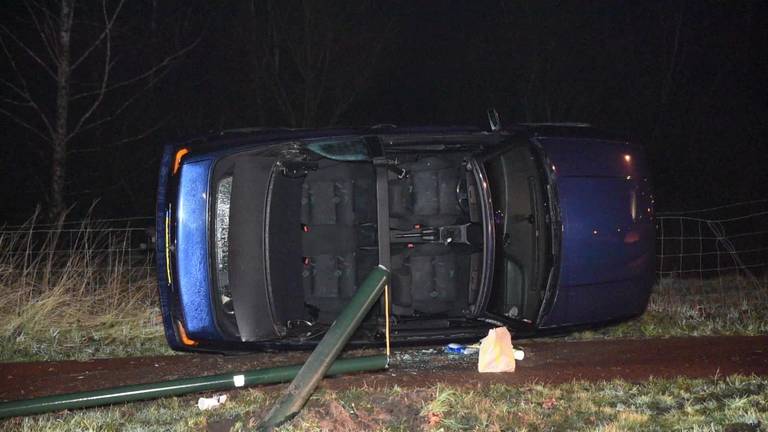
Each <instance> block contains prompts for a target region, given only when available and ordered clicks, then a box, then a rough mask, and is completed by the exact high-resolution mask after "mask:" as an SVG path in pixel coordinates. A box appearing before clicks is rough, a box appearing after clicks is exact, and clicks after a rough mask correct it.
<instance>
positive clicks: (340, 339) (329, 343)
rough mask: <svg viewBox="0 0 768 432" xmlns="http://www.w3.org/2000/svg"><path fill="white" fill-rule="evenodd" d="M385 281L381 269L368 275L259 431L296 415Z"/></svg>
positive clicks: (382, 269)
mask: <svg viewBox="0 0 768 432" xmlns="http://www.w3.org/2000/svg"><path fill="white" fill-rule="evenodd" d="M388 279H389V270H387V269H386V268H385V267H384V266H381V265H379V266H378V267H376V268H375V269H374V270H373V271H372V272H371V273H370V274H368V277H367V278H366V279H365V280H364V281H363V283H362V285H361V286H360V288H359V289H358V290H357V292H356V293H355V295H354V296H353V297H352V299H351V300H350V301H349V304H348V305H347V306H346V307H345V308H344V310H342V311H341V313H340V314H339V316H338V318H336V321H335V322H334V323H333V324H332V325H331V327H330V328H329V329H328V331H327V332H326V333H325V336H324V337H323V339H322V340H321V341H320V343H319V344H317V347H316V348H315V350H314V351H312V354H310V356H309V358H308V359H307V361H306V362H304V366H302V367H301V370H300V371H299V372H298V373H297V374H296V377H295V378H294V379H293V381H292V382H291V384H290V385H289V386H288V388H287V389H286V390H285V393H284V394H283V397H282V398H281V399H280V400H279V401H278V402H277V404H276V405H275V406H274V408H272V410H270V412H269V414H267V417H266V418H265V419H264V421H262V423H261V424H260V425H259V429H261V430H272V429H274V428H275V427H277V426H279V425H281V424H283V423H284V422H286V421H288V420H290V419H291V418H292V417H293V416H295V415H296V414H297V413H298V412H299V410H300V409H301V407H303V406H304V404H305V403H306V402H307V399H309V396H310V395H311V394H312V392H313V391H314V390H315V387H317V384H318V383H319V382H320V380H321V379H322V378H323V376H324V375H325V372H326V371H327V370H328V367H330V365H331V364H332V363H333V361H334V360H335V359H336V357H338V355H339V353H340V352H341V350H342V348H344V345H346V343H347V341H349V338H350V337H351V336H352V334H353V333H354V332H355V330H357V328H358V327H359V326H360V323H361V322H362V321H363V318H364V317H365V315H366V314H367V313H368V311H369V310H370V309H371V306H373V305H374V304H375V303H376V301H377V300H378V299H379V297H380V296H381V293H382V291H383V290H384V286H385V285H386V283H387V280H388Z"/></svg>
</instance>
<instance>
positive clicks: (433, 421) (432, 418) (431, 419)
mask: <svg viewBox="0 0 768 432" xmlns="http://www.w3.org/2000/svg"><path fill="white" fill-rule="evenodd" d="M442 420H443V415H442V414H440V413H437V412H430V413H429V414H427V424H429V425H430V426H437V425H438V424H440V422H441V421H442Z"/></svg>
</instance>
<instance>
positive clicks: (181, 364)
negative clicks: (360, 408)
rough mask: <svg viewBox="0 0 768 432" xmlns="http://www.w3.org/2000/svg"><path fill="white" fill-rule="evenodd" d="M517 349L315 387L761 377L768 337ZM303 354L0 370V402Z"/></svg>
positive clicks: (430, 357) (420, 353)
mask: <svg viewBox="0 0 768 432" xmlns="http://www.w3.org/2000/svg"><path fill="white" fill-rule="evenodd" d="M516 346H518V347H520V348H522V349H523V350H524V351H525V356H526V357H525V360H523V361H521V362H519V363H518V368H517V371H516V372H515V373H502V374H480V373H477V364H476V361H477V357H476V355H475V356H454V355H448V354H445V353H443V352H442V350H441V349H440V348H439V347H425V348H408V349H397V350H396V355H395V358H394V359H393V361H392V364H391V366H390V368H389V369H388V370H385V371H381V372H375V373H359V374H350V375H345V376H339V377H334V378H330V379H326V380H324V381H323V383H322V385H321V388H327V389H334V390H345V389H350V388H360V387H365V386H367V387H388V388H389V387H392V386H395V385H397V386H399V387H402V388H404V389H414V388H426V387H429V386H431V385H433V384H438V383H443V384H449V385H458V386H484V385H489V384H494V383H505V384H527V383H545V384H546V383H551V384H557V383H563V382H569V381H572V380H588V381H599V380H610V379H614V378H620V379H624V380H627V381H633V382H637V381H644V380H647V379H648V378H650V377H660V378H671V377H677V376H686V377H691V378H707V377H717V376H726V375H731V374H742V375H750V374H756V375H768V336H745V337H696V338H669V339H640V340H599V341H528V342H525V341H523V342H520V343H519V344H516ZM373 353H378V350H356V351H351V352H349V353H346V355H348V356H358V355H370V354H373ZM307 355H308V353H306V352H288V353H259V354H249V355H244V356H238V357H225V356H221V355H211V354H205V355H204V354H197V355H177V356H167V357H134V358H119V359H101V360H91V361H86V362H78V361H58V362H36V363H0V378H1V379H0V400H17V399H28V398H32V397H37V396H44V395H48V394H62V393H71V392H77V391H85V390H95V389H101V388H107V387H113V386H120V385H127V384H141V383H149V382H155V381H161V380H169V379H176V378H182V377H189V376H199V375H213V374H220V373H227V372H237V371H245V370H250V369H257V368H265V367H270V366H279V365H286V364H297V363H301V362H302V361H303V360H304V359H305V358H306V357H307ZM270 388H271V389H273V390H278V389H280V388H282V387H279V386H269V387H265V389H270ZM392 409H396V408H395V407H392ZM380 410H381V412H379V413H378V414H376V416H380V415H386V413H387V410H388V408H380ZM372 415H373V414H372ZM353 420H356V419H354V418H353Z"/></svg>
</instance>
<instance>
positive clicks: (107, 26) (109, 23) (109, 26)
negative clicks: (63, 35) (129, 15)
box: [72, 0, 125, 70]
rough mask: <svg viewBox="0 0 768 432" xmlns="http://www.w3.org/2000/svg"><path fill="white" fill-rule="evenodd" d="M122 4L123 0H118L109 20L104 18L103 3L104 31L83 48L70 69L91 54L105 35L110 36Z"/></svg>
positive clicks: (73, 68)
mask: <svg viewBox="0 0 768 432" xmlns="http://www.w3.org/2000/svg"><path fill="white" fill-rule="evenodd" d="M123 4H125V0H120V3H118V4H117V7H116V8H115V11H114V12H113V13H112V17H111V18H110V19H109V20H107V19H106V7H107V6H106V4H104V5H103V7H104V18H105V26H104V31H103V32H101V34H100V35H99V37H98V38H96V40H95V41H94V42H93V43H92V44H91V46H89V47H88V48H87V49H86V50H85V52H83V54H82V55H80V57H79V58H78V59H77V60H75V61H74V62H73V63H72V70H75V69H76V68H77V67H78V66H79V65H80V63H82V62H83V60H85V59H86V58H88V56H89V55H90V54H91V52H93V50H94V49H96V47H97V46H98V45H99V44H100V43H101V41H102V40H104V38H105V37H109V36H110V34H111V31H112V26H113V25H114V24H115V20H117V16H118V14H119V13H120V10H121V9H122V8H123Z"/></svg>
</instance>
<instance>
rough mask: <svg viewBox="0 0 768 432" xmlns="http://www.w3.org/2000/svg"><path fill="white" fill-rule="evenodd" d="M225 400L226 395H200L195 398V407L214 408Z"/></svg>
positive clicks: (202, 408)
mask: <svg viewBox="0 0 768 432" xmlns="http://www.w3.org/2000/svg"><path fill="white" fill-rule="evenodd" d="M226 401H227V395H218V396H214V397H209V398H205V397H201V398H200V399H198V400H197V407H198V408H200V410H201V411H205V410H209V409H212V408H216V407H217V406H219V405H221V404H223V403H224V402H226Z"/></svg>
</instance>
